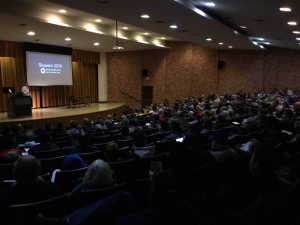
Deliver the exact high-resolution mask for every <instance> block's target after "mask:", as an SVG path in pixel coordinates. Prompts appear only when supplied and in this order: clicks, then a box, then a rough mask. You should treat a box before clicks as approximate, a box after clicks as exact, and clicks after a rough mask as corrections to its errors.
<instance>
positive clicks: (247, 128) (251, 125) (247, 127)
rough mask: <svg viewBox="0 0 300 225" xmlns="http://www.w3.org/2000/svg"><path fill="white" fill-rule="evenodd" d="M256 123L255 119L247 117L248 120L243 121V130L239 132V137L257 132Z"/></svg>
mask: <svg viewBox="0 0 300 225" xmlns="http://www.w3.org/2000/svg"><path fill="white" fill-rule="evenodd" d="M257 131H258V130H257V122H256V119H255V117H249V118H248V119H245V121H244V122H243V128H241V130H240V133H239V134H240V135H248V134H251V133H253V132H257Z"/></svg>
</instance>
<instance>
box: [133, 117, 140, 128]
mask: <svg viewBox="0 0 300 225" xmlns="http://www.w3.org/2000/svg"><path fill="white" fill-rule="evenodd" d="M131 125H132V126H134V127H137V126H139V121H138V119H137V118H133V119H132V120H131Z"/></svg>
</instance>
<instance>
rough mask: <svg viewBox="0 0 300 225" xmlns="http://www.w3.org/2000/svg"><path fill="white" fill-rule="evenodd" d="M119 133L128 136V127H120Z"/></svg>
mask: <svg viewBox="0 0 300 225" xmlns="http://www.w3.org/2000/svg"><path fill="white" fill-rule="evenodd" d="M121 133H122V134H123V135H124V136H128V135H129V128H128V127H122V128H121Z"/></svg>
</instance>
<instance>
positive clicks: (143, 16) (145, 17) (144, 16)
mask: <svg viewBox="0 0 300 225" xmlns="http://www.w3.org/2000/svg"><path fill="white" fill-rule="evenodd" d="M141 17H142V18H144V19H148V18H150V16H148V15H146V14H145V15H141Z"/></svg>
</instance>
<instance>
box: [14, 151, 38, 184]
mask: <svg viewBox="0 0 300 225" xmlns="http://www.w3.org/2000/svg"><path fill="white" fill-rule="evenodd" d="M13 173H14V176H15V179H16V182H17V184H30V183H35V182H36V181H37V179H38V176H39V174H40V173H41V163H40V161H39V160H37V159H36V158H35V157H34V156H32V155H24V156H22V157H20V158H19V159H18V160H17V161H16V162H15V165H14V169H13Z"/></svg>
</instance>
